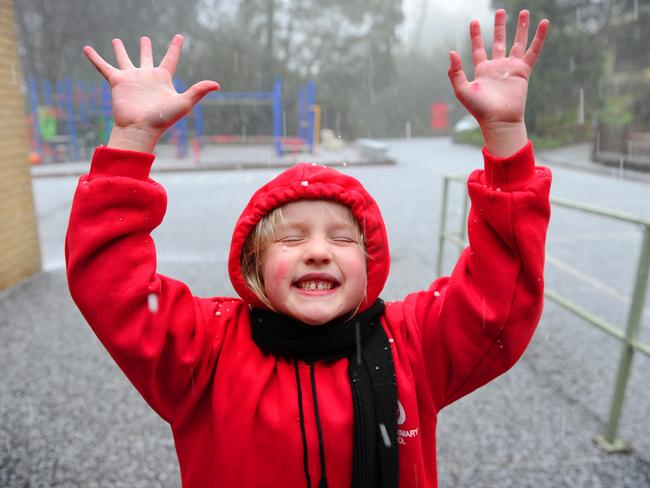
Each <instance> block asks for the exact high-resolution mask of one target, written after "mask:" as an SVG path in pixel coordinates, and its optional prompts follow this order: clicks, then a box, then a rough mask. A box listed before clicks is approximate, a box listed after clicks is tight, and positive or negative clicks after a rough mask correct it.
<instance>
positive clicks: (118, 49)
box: [113, 39, 135, 69]
mask: <svg viewBox="0 0 650 488" xmlns="http://www.w3.org/2000/svg"><path fill="white" fill-rule="evenodd" d="M113 52H114V53H115V59H116V60H117V65H118V66H119V67H120V69H129V68H135V66H133V63H132V62H131V59H130V58H129V55H128V53H127V52H126V49H125V48H124V44H123V43H122V41H121V40H120V39H113Z"/></svg>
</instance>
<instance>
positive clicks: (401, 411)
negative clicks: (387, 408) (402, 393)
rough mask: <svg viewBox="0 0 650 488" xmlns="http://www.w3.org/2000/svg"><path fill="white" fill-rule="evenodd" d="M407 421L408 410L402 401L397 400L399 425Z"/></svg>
mask: <svg viewBox="0 0 650 488" xmlns="http://www.w3.org/2000/svg"><path fill="white" fill-rule="evenodd" d="M404 422H406V412H405V411H404V407H403V406H402V402H400V401H399V400H397V425H402V424H403V423H404Z"/></svg>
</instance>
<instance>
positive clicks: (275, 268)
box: [264, 255, 289, 283]
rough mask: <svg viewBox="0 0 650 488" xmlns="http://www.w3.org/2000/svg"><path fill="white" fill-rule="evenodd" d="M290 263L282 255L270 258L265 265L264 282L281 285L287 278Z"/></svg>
mask: <svg viewBox="0 0 650 488" xmlns="http://www.w3.org/2000/svg"><path fill="white" fill-rule="evenodd" d="M288 269H289V262H288V260H287V259H286V258H284V257H283V256H281V255H275V256H270V257H269V258H268V259H267V260H266V261H265V263H264V282H265V283H280V282H282V281H283V280H284V279H285V278H286V276H287V272H288Z"/></svg>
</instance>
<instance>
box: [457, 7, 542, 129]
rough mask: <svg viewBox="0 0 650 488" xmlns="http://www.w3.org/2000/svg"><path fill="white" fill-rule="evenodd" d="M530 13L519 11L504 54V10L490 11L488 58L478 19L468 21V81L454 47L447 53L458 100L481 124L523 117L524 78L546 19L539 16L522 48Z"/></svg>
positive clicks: (537, 49)
mask: <svg viewBox="0 0 650 488" xmlns="http://www.w3.org/2000/svg"><path fill="white" fill-rule="evenodd" d="M529 17H530V14H529V13H528V11H527V10H522V11H521V12H520V13H519V19H518V22H517V32H516V34H515V40H514V43H513V45H512V49H511V50H510V55H509V56H506V13H505V11H504V10H501V9H500V10H497V12H496V13H495V15H494V42H493V47H492V59H488V57H487V54H486V52H485V49H484V47H483V39H482V37H481V27H480V25H479V23H478V21H472V22H471V23H470V39H471V45H472V61H473V64H474V80H473V81H471V82H470V81H468V80H467V76H466V75H465V72H464V71H463V67H462V63H461V59H460V56H459V55H458V53H456V52H455V51H452V52H451V53H450V55H449V57H450V65H449V79H450V80H451V84H452V87H453V88H454V92H455V93H456V97H457V98H458V100H459V101H460V102H461V103H462V104H463V105H464V106H465V108H467V110H469V112H470V113H471V114H472V115H474V117H475V118H476V120H477V121H478V122H479V124H480V125H481V126H482V127H484V126H486V125H489V124H491V123H504V122H505V123H514V122H520V121H522V120H523V117H524V110H525V108H526V96H527V93H528V78H529V77H530V73H531V72H532V70H533V66H534V65H535V62H536V61H537V58H538V57H539V54H540V53H541V51H542V46H543V45H544V39H545V37H546V33H547V31H548V25H549V22H548V20H542V21H541V22H540V23H539V24H538V26H537V31H536V32H535V37H534V38H533V41H532V43H531V45H530V48H529V49H528V50H526V45H527V42H528V25H529Z"/></svg>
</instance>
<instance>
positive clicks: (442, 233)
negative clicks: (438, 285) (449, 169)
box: [436, 176, 449, 277]
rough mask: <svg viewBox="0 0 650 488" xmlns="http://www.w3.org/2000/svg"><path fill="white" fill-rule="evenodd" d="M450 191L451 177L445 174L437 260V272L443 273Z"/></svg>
mask: <svg viewBox="0 0 650 488" xmlns="http://www.w3.org/2000/svg"><path fill="white" fill-rule="evenodd" d="M448 193H449V177H448V176H444V179H443V183H442V204H441V205H440V225H439V226H438V259H437V261H436V274H437V276H438V277H440V276H441V275H442V254H443V246H444V245H445V224H446V220H447V195H448Z"/></svg>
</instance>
